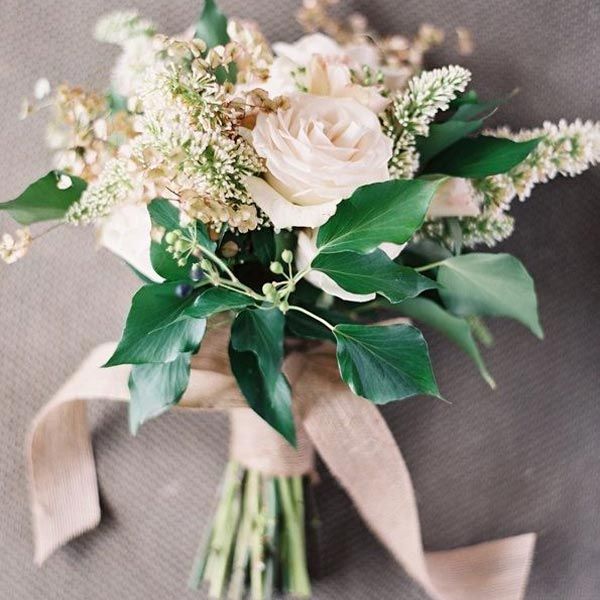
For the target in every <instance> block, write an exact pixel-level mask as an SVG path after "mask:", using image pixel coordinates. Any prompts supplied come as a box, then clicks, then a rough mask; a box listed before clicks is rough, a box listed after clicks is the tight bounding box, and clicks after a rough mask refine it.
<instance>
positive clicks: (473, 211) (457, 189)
mask: <svg viewBox="0 0 600 600" xmlns="http://www.w3.org/2000/svg"><path fill="white" fill-rule="evenodd" d="M478 214H479V204H478V203H477V200H476V199H475V196H474V193H473V187H472V186H471V184H470V183H469V182H468V181H467V180H466V179H460V178H458V177H453V178H451V179H449V180H448V181H446V182H445V183H443V184H442V185H441V186H440V187H439V189H438V191H437V192H436V194H435V196H434V197H433V200H432V201H431V205H430V206H429V212H428V213H427V216H428V217H429V218H430V219H440V218H442V217H476V216H477V215H478Z"/></svg>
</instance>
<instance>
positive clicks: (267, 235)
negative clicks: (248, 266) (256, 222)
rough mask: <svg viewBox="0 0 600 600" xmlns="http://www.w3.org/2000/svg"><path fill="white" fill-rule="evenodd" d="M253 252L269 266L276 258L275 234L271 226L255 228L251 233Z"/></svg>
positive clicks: (260, 260) (261, 261) (262, 262)
mask: <svg viewBox="0 0 600 600" xmlns="http://www.w3.org/2000/svg"><path fill="white" fill-rule="evenodd" d="M250 239H251V240H252V254H253V255H254V256H255V257H256V258H258V260H259V262H260V263H261V264H263V265H264V266H265V267H268V266H269V265H270V264H271V263H272V262H273V261H274V260H275V234H274V233H273V229H271V228H270V227H262V228H261V229H255V230H254V231H252V232H251V233H250Z"/></svg>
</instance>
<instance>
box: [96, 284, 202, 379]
mask: <svg viewBox="0 0 600 600" xmlns="http://www.w3.org/2000/svg"><path fill="white" fill-rule="evenodd" d="M179 285H180V284H179V283H177V282H167V283H160V284H153V285H146V286H144V287H143V288H141V289H140V290H139V291H138V292H137V294H136V295H135V296H134V297H133V302H132V304H131V309H130V311H129V316H128V317H127V323H126V324H125V331H124V332H123V337H122V338H121V341H120V342H119V345H118V346H117V349H116V350H115V353H114V354H113V356H112V357H111V358H110V360H109V361H108V362H107V363H106V365H105V366H107V367H114V366H115V365H122V364H127V365H135V364H144V363H164V362H171V361H173V360H175V359H176V358H177V357H178V356H179V354H180V353H182V352H192V353H193V352H196V351H197V350H198V347H199V345H200V342H201V341H202V338H203V336H204V331H205V329H206V321H205V320H204V319H194V318H189V317H185V311H186V309H187V308H189V307H190V306H191V305H192V304H193V303H194V296H193V295H190V296H188V297H187V298H179V297H178V296H177V294H176V289H177V287H178V286H179ZM182 317H183V318H182Z"/></svg>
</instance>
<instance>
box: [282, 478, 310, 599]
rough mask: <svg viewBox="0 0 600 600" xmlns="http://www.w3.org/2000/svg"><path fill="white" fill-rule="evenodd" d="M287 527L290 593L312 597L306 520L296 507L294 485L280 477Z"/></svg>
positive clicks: (289, 480) (300, 596)
mask: <svg viewBox="0 0 600 600" xmlns="http://www.w3.org/2000/svg"><path fill="white" fill-rule="evenodd" d="M277 483H278V486H279V493H280V495H281V504H282V507H283V513H284V519H285V527H286V534H287V542H288V564H289V567H290V573H289V577H290V582H289V592H290V593H291V594H292V595H294V596H297V597H299V598H308V597H310V579H309V576H308V567H307V564H306V543H305V539H304V538H305V536H304V520H303V519H302V520H301V515H300V514H299V512H298V510H297V505H296V506H294V493H293V483H292V480H291V479H290V478H289V477H278V478H277ZM302 512H304V511H303V510H302Z"/></svg>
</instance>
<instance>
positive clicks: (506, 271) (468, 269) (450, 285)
mask: <svg viewBox="0 0 600 600" xmlns="http://www.w3.org/2000/svg"><path fill="white" fill-rule="evenodd" d="M438 283H439V284H440V286H441V288H440V296H441V297H442V300H443V301H444V304H445V305H446V306H447V307H448V308H449V309H450V310H451V311H452V312H453V313H454V314H456V315H459V316H461V317H468V316H471V315H476V316H481V315H488V316H494V317H510V318H512V319H516V320H517V321H519V322H521V323H523V325H525V326H526V327H528V328H529V329H530V330H531V331H532V332H533V333H534V334H535V335H536V336H538V337H539V338H543V337H544V333H543V331H542V327H541V325H540V321H539V316H538V303H537V297H536V294H535V289H534V284H533V279H532V278H531V276H530V275H529V273H528V272H527V271H526V270H525V267H524V266H523V265H522V264H521V262H520V261H519V260H517V259H516V258H514V257H513V256H510V255H509V254H478V253H474V254H465V255H463V256H456V257H454V258H449V259H448V260H446V261H445V262H444V263H443V264H442V265H441V266H440V268H439V270H438Z"/></svg>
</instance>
